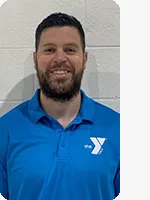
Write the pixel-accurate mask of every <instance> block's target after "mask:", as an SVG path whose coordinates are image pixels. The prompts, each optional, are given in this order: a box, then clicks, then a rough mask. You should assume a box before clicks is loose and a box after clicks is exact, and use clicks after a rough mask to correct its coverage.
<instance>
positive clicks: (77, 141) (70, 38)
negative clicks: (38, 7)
mask: <svg viewBox="0 0 150 200" xmlns="http://www.w3.org/2000/svg"><path fill="white" fill-rule="evenodd" d="M35 46H36V51H35V53H34V63H35V69H36V72H37V77H38V80H39V85H40V89H38V90H37V91H36V92H35V94H34V96H33V97H32V99H31V100H29V101H26V102H24V103H22V104H20V105H19V106H17V107H16V108H14V109H12V110H11V111H10V112H8V113H7V114H5V115H4V116H2V117H1V118H0V193H2V195H3V196H4V197H5V198H6V199H9V200H83V199H86V200H113V199H114V198H115V197H116V196H117V195H118V194H119V187H120V185H119V180H120V177H119V175H120V171H119V170H120V168H119V159H120V156H119V151H120V150H119V113H117V112H115V111H113V110H112V109H110V108H107V107H106V106H103V105H101V104H99V103H97V102H96V101H94V100H92V99H91V98H89V97H88V96H86V94H85V93H84V92H83V90H81V89H80V87H81V80H82V76H83V72H84V70H85V68H86V62H87V53H86V52H85V35H84V31H83V28H82V25H81V24H80V22H79V21H78V20H77V19H76V18H74V17H73V16H69V15H67V14H64V13H54V14H51V15H50V16H48V17H47V18H46V19H44V20H43V21H42V22H41V23H40V25H39V26H38V27H37V30H36V45H35Z"/></svg>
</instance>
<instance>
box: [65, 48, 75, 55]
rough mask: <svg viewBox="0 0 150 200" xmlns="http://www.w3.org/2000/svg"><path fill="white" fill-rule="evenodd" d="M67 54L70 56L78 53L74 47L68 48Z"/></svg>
mask: <svg viewBox="0 0 150 200" xmlns="http://www.w3.org/2000/svg"><path fill="white" fill-rule="evenodd" d="M65 52H67V53H69V54H73V53H75V52H76V50H75V49H74V48H72V47H67V48H65Z"/></svg>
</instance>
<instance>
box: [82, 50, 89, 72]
mask: <svg viewBox="0 0 150 200" xmlns="http://www.w3.org/2000/svg"><path fill="white" fill-rule="evenodd" d="M87 59H88V53H87V51H85V52H84V58H83V61H84V63H83V67H84V69H85V68H86V64H87Z"/></svg>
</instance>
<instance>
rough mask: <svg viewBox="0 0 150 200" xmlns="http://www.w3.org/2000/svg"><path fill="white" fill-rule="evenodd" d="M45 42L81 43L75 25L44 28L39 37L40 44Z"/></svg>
mask: <svg viewBox="0 0 150 200" xmlns="http://www.w3.org/2000/svg"><path fill="white" fill-rule="evenodd" d="M46 43H54V44H57V43H76V44H78V45H81V39H80V34H79V32H78V29H77V28H75V27H69V26H64V27H52V28H47V29H45V30H44V31H43V32H42V34H41V38H40V44H42V45H43V44H46Z"/></svg>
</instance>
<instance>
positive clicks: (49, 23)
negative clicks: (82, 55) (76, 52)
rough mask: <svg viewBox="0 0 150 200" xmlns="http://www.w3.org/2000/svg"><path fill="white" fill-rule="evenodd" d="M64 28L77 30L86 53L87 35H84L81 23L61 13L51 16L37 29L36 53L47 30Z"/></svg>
mask: <svg viewBox="0 0 150 200" xmlns="http://www.w3.org/2000/svg"><path fill="white" fill-rule="evenodd" d="M64 26H70V27H75V28H77V30H78V32H79V34H80V39H81V44H82V49H83V52H84V51H85V33H84V30H83V27H82V25H81V23H80V22H79V21H78V20H77V19H76V18H75V17H73V16H71V15H68V14H65V13H60V12H59V13H53V14H51V15H49V16H48V17H46V18H45V19H44V20H43V21H42V22H41V23H40V24H39V25H38V27H37V29H36V33H35V49H36V52H37V50H38V46H39V42H40V37H41V34H42V32H43V31H44V30H45V29H47V28H50V27H64Z"/></svg>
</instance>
